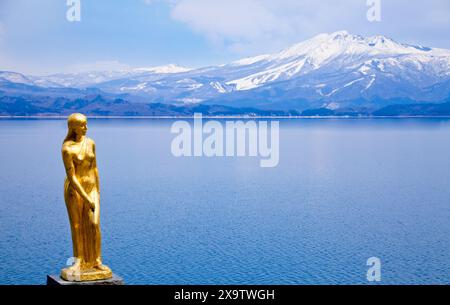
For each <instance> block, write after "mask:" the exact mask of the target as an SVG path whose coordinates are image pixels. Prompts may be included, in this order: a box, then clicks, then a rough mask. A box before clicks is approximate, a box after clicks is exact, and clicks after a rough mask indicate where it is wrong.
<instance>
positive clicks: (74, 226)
mask: <svg viewBox="0 0 450 305" xmlns="http://www.w3.org/2000/svg"><path fill="white" fill-rule="evenodd" d="M64 199H65V201H66V207H67V212H68V214H69V221H70V230H71V232H72V245H73V256H74V258H75V263H74V264H73V265H72V267H70V269H73V270H74V269H79V268H80V265H81V262H82V258H83V256H84V251H83V239H82V237H81V234H82V232H81V209H80V208H81V207H80V203H81V198H80V197H79V196H78V194H77V193H76V191H75V190H73V189H72V188H70V187H69V186H67V187H66V188H65V194H64Z"/></svg>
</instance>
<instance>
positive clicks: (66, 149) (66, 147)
mask: <svg viewBox="0 0 450 305" xmlns="http://www.w3.org/2000/svg"><path fill="white" fill-rule="evenodd" d="M71 151H72V149H71V147H70V142H69V141H66V142H64V143H63V145H62V147H61V152H62V153H63V154H67V153H70V152H71Z"/></svg>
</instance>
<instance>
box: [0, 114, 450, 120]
mask: <svg viewBox="0 0 450 305" xmlns="http://www.w3.org/2000/svg"><path fill="white" fill-rule="evenodd" d="M67 117H68V115H63V116H56V115H33V116H20V115H0V119H54V120H63V119H67ZM87 117H88V118H90V119H194V116H193V115H186V116H100V115H92V116H90V115H87ZM202 118H203V119H244V120H252V119H433V118H436V119H438V118H441V119H442V118H444V119H448V118H450V116H448V115H447V116H445V115H444V116H433V115H410V116H238V115H230V116H211V115H202Z"/></svg>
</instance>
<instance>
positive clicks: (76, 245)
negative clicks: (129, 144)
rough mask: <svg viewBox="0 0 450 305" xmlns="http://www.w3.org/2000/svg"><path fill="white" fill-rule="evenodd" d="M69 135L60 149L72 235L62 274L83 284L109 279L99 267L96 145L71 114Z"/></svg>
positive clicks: (77, 117)
mask: <svg viewBox="0 0 450 305" xmlns="http://www.w3.org/2000/svg"><path fill="white" fill-rule="evenodd" d="M67 124H68V128H69V131H68V133H67V136H66V138H65V139H64V143H63V145H62V157H63V160H64V167H65V169H66V174H67V176H66V180H65V183H64V200H65V202H66V206H67V212H68V213H69V220H70V229H71V232H72V243H73V256H74V258H75V262H74V264H73V265H72V266H70V267H68V268H65V269H63V270H62V271H61V278H63V279H64V280H66V281H72V282H83V281H94V280H104V279H109V278H111V277H112V276H113V275H112V272H111V269H109V268H108V267H107V266H105V265H103V264H102V259H101V234H100V188H99V177H98V170H97V161H96V156H95V143H94V141H93V140H91V139H89V138H88V137H87V136H86V131H87V119H86V117H85V116H84V115H82V114H80V113H74V114H72V115H70V116H69V118H68V120H67Z"/></svg>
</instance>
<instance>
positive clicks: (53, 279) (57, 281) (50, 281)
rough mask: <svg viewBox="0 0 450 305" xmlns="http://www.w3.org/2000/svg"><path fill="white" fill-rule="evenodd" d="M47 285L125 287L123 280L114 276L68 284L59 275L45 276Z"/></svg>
mask: <svg viewBox="0 0 450 305" xmlns="http://www.w3.org/2000/svg"><path fill="white" fill-rule="evenodd" d="M47 285H49V286H95V285H100V286H102V285H103V286H105V285H106V286H107V285H125V283H124V281H123V279H122V278H121V277H119V276H117V275H115V274H113V277H112V278H110V279H107V280H99V281H85V282H69V281H65V280H63V279H62V278H61V277H60V276H59V275H47Z"/></svg>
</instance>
